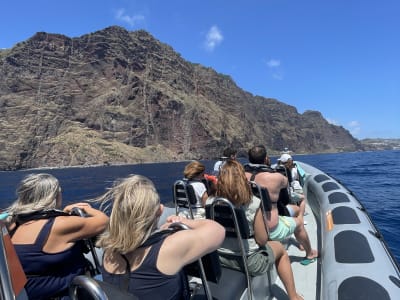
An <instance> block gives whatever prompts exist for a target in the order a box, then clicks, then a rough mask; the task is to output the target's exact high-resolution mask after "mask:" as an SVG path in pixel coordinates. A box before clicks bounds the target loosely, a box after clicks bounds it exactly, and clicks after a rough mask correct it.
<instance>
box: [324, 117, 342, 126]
mask: <svg viewBox="0 0 400 300" xmlns="http://www.w3.org/2000/svg"><path fill="white" fill-rule="evenodd" d="M326 120H327V121H328V123H329V124H332V125H337V126H339V122H338V121H336V120H333V119H329V118H326Z"/></svg>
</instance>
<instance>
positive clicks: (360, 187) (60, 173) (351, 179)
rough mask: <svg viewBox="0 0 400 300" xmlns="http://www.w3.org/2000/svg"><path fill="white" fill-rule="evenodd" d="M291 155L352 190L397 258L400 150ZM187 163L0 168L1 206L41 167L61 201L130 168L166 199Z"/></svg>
mask: <svg viewBox="0 0 400 300" xmlns="http://www.w3.org/2000/svg"><path fill="white" fill-rule="evenodd" d="M294 159H295V160H298V161H302V162H305V163H308V164H310V165H313V166H314V167H316V168H318V169H320V170H322V171H324V172H326V173H328V174H329V175H330V176H332V177H334V178H336V179H337V180H339V181H340V182H341V183H342V184H344V185H345V186H346V187H347V188H348V189H350V190H351V191H353V193H354V194H355V195H356V196H357V198H358V199H359V200H360V202H361V203H362V204H363V205H364V206H365V208H366V209H367V211H368V213H369V215H370V216H371V218H372V220H373V222H374V224H375V225H376V226H377V228H378V229H379V231H380V232H381V233H382V235H383V236H384V239H385V241H386V242H387V244H388V245H389V248H390V250H391V252H392V253H393V255H394V256H395V257H396V259H397V261H398V262H400V151H377V152H357V153H339V154H318V155H294ZM243 162H244V161H243ZM272 162H273V163H275V162H276V157H272ZM203 163H204V164H205V166H206V171H207V172H211V171H212V167H213V165H214V161H203ZM186 164H187V162H178V163H157V164H138V165H123V166H101V167H84V168H65V169H40V170H39V169H36V170H23V171H3V172H0V208H6V207H7V206H8V205H10V204H11V203H12V202H13V201H14V200H15V198H16V196H15V190H16V187H17V185H18V183H19V181H20V180H21V179H22V178H23V177H24V176H26V175H27V174H30V173H39V172H46V173H51V174H53V175H54V176H56V177H57V178H58V179H59V181H60V183H61V187H62V194H63V204H64V205H66V204H69V203H73V202H79V201H84V200H86V199H90V198H95V197H97V196H99V195H101V194H102V193H104V192H105V191H106V189H107V188H109V187H111V186H112V184H113V182H114V180H115V179H117V178H123V177H125V176H128V175H129V174H141V175H144V176H146V177H148V178H150V179H151V180H152V181H153V182H154V183H155V185H156V188H157V190H158V192H159V194H160V197H161V201H162V202H163V203H168V202H171V201H172V185H173V183H174V181H175V180H177V179H181V178H182V176H183V175H182V173H183V169H184V166H185V165H186Z"/></svg>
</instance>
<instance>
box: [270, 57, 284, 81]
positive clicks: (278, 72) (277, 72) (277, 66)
mask: <svg viewBox="0 0 400 300" xmlns="http://www.w3.org/2000/svg"><path fill="white" fill-rule="evenodd" d="M266 64H267V67H268V68H269V70H270V72H271V76H272V78H274V79H276V80H283V77H284V72H283V70H282V68H281V61H280V60H279V59H270V60H269V61H267V62H266Z"/></svg>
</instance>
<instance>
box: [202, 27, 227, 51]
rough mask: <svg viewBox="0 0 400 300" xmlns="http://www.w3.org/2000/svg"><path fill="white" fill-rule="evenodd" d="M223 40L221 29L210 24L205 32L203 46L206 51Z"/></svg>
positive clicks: (211, 49) (212, 48)
mask: <svg viewBox="0 0 400 300" xmlns="http://www.w3.org/2000/svg"><path fill="white" fill-rule="evenodd" d="M223 40H224V36H223V35H222V32H221V30H220V29H219V28H218V27H217V26H215V25H214V26H212V27H211V28H210V30H209V31H208V32H207V35H206V40H205V43H204V44H205V47H206V50H208V51H213V50H214V49H215V47H217V46H218V45H219V44H221V43H222V41H223Z"/></svg>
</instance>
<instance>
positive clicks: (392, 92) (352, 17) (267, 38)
mask: <svg viewBox="0 0 400 300" xmlns="http://www.w3.org/2000/svg"><path fill="white" fill-rule="evenodd" d="M399 15H400V2H398V1H395V0H384V1H381V2H379V3H378V2H375V1H361V0H352V1H345V0H337V1H332V2H321V1H317V0H305V1H301V2H293V1H289V0H281V1H276V0H266V1H262V2H261V1H246V2H245V1H238V2H235V3H232V2H228V1H210V0H206V1H201V2H188V1H182V0H171V1H154V0H147V1H143V0H135V1H128V0H116V1H107V0H99V1H96V2H95V3H94V2H91V1H76V0H71V1H68V2H55V1H49V0H38V1H35V2H31V1H18V2H16V1H13V2H11V1H6V2H5V3H3V5H2V13H1V18H0V28H1V29H0V49H7V48H11V47H13V46H14V45H15V44H16V43H18V42H22V41H25V40H26V39H28V38H30V37H31V36H33V35H34V34H35V33H36V32H39V31H44V32H49V33H59V34H64V35H66V36H69V37H78V36H81V35H83V34H87V33H90V32H93V31H98V30H101V29H104V28H106V27H108V26H112V25H118V26H122V27H124V28H126V29H127V30H130V31H132V30H138V29H144V30H146V31H148V32H149V33H150V34H152V35H153V36H154V37H155V38H156V39H158V40H160V41H161V42H163V43H166V44H168V45H170V46H171V47H172V48H173V49H174V50H175V51H177V52H178V53H180V54H181V55H182V57H183V58H184V59H186V60H188V61H190V62H193V63H199V64H201V65H204V66H206V67H211V68H213V69H215V70H216V71H217V72H219V73H223V74H226V75H229V76H230V77H231V78H232V79H233V80H234V81H235V82H236V83H237V85H238V86H239V87H240V88H242V89H244V90H246V91H248V92H250V93H252V94H254V95H259V96H263V97H266V98H275V99H277V100H279V101H281V102H284V103H287V104H289V105H292V106H294V107H296V108H297V110H298V111H299V112H300V113H303V112H304V111H306V110H316V111H319V112H321V113H322V115H323V116H324V118H326V119H327V120H328V121H329V122H331V123H333V124H336V125H340V126H343V127H344V128H346V129H347V130H349V131H350V133H351V134H352V135H353V136H354V137H356V138H358V139H364V138H400V121H399V120H400V118H399V114H400V104H399V102H400V101H399V100H400V56H399V53H400V39H399V36H400V18H399V17H398V16H399ZM10 28H12V30H10Z"/></svg>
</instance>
